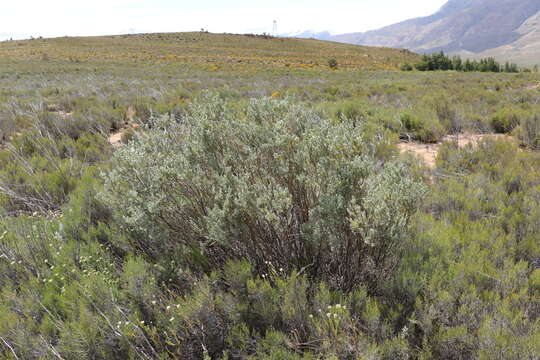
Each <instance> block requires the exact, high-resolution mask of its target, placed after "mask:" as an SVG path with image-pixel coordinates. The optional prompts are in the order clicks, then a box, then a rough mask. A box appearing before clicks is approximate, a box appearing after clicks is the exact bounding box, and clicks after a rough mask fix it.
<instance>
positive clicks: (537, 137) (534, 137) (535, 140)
mask: <svg viewBox="0 0 540 360" xmlns="http://www.w3.org/2000/svg"><path fill="white" fill-rule="evenodd" d="M518 137H519V140H520V142H521V143H522V144H523V145H525V146H527V147H528V148H530V149H533V150H539V149H540V116H539V115H534V116H530V117H527V118H526V119H525V120H524V121H523V123H522V124H521V126H520V128H519V132H518Z"/></svg>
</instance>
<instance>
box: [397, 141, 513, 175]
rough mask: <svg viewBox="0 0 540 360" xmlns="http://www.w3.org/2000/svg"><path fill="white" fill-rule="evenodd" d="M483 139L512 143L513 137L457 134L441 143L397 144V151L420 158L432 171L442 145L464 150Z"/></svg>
mask: <svg viewBox="0 0 540 360" xmlns="http://www.w3.org/2000/svg"><path fill="white" fill-rule="evenodd" d="M485 139H492V140H498V139H505V140H508V141H513V137H511V136H509V135H506V134H459V135H448V136H445V137H444V138H443V139H442V141H440V142H438V143H436V144H422V143H417V142H402V143H399V144H398V145H397V146H398V149H399V152H400V153H402V154H403V153H408V154H412V155H414V156H415V157H417V158H420V159H421V160H422V161H423V162H424V163H425V164H426V166H427V167H429V168H431V169H434V168H435V167H436V164H435V159H436V158H437V154H438V153H439V149H440V147H441V145H442V144H444V143H448V142H457V145H458V147H460V148H464V147H466V146H468V145H471V146H473V147H474V146H477V145H478V144H479V143H480V142H481V141H482V140H485Z"/></svg>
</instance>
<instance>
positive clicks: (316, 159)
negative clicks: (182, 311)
mask: <svg viewBox="0 0 540 360" xmlns="http://www.w3.org/2000/svg"><path fill="white" fill-rule="evenodd" d="M370 149H372V145H370V144H369V143H366V142H365V141H364V136H363V131H362V127H361V126H354V125H353V124H352V123H351V122H341V123H338V124H335V123H334V122H332V121H330V120H327V119H324V118H320V117H319V116H318V115H316V114H315V113H313V112H310V111H309V110H307V109H305V108H304V107H302V106H300V105H297V104H293V103H291V102H288V101H274V100H268V99H264V100H258V101H252V102H251V104H250V105H249V106H248V107H247V108H246V109H245V110H244V111H243V114H238V113H235V112H234V111H233V110H231V109H230V108H228V107H227V105H226V104H225V103H224V102H222V101H221V100H219V99H218V98H216V97H214V96H211V97H206V98H205V99H203V101H199V102H198V103H197V104H195V105H194V106H193V107H192V109H191V114H190V115H188V116H186V117H185V118H184V119H183V121H182V122H180V123H178V122H175V121H174V120H173V119H170V118H168V117H162V118H160V119H157V120H156V121H155V123H154V125H153V128H152V130H150V131H149V132H148V133H147V134H146V136H144V137H138V138H137V139H136V140H134V141H133V142H131V143H130V144H128V145H127V146H126V147H125V148H123V149H120V150H119V151H117V152H116V153H115V156H114V160H113V166H112V170H111V171H110V172H108V173H107V174H106V175H105V192H104V199H105V200H106V201H107V203H108V204H109V205H110V206H111V207H113V208H114V209H115V211H116V214H117V216H118V218H119V219H122V221H123V222H125V224H126V226H128V228H130V229H131V230H132V231H133V233H134V234H137V235H136V237H140V238H141V240H137V241H138V242H142V243H139V244H138V245H136V246H137V247H141V248H143V249H144V250H145V252H146V253H147V254H149V255H151V256H153V257H158V256H163V254H167V253H171V252H173V253H178V252H179V251H181V253H184V254H191V255H190V256H191V260H189V261H190V262H191V264H192V265H193V264H194V263H199V264H201V265H202V264H206V265H204V266H210V267H215V266H217V267H220V266H221V265H222V264H223V263H224V262H225V261H226V260H227V259H230V258H233V259H234V258H237V259H239V258H247V259H249V261H250V262H251V263H252V264H255V265H256V267H257V269H258V270H259V271H261V272H264V271H265V270H266V268H267V266H266V265H265V264H266V262H267V261H269V262H271V263H273V264H275V265H276V266H279V267H281V268H283V269H287V270H289V271H290V270H292V269H302V268H305V269H306V271H307V272H308V273H310V274H312V275H313V276H314V277H317V278H322V279H326V280H328V281H330V282H331V283H333V284H334V285H335V286H338V287H340V288H353V287H355V286H358V285H359V284H361V283H363V282H366V281H367V282H369V283H370V284H371V285H374V284H375V283H376V282H377V281H378V280H380V279H384V278H387V277H388V276H390V275H391V273H392V270H393V269H394V268H395V266H396V264H397V263H398V262H399V259H400V256H399V249H400V248H401V247H402V246H404V244H405V243H406V241H407V238H408V222H409V219H410V217H411V216H412V214H414V212H415V204H416V201H417V199H418V198H419V197H420V196H421V195H422V193H423V188H422V186H420V185H419V184H416V183H415V182H414V181H412V180H411V179H410V178H409V176H408V175H407V170H406V169H405V168H404V167H403V166H402V165H400V164H397V163H393V162H389V163H386V164H383V165H377V163H376V161H375V159H374V158H373V155H372V153H371V150H370ZM132 174H139V175H138V176H136V177H134V176H133V175H132ZM143 239H144V240H143ZM180 249H182V250H180ZM344 262H345V263H347V265H345V263H344Z"/></svg>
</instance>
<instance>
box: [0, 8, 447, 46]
mask: <svg viewBox="0 0 540 360" xmlns="http://www.w3.org/2000/svg"><path fill="white" fill-rule="evenodd" d="M445 2H446V0H408V1H404V0H325V1H323V0H272V1H261V0H219V1H218V0H189V1H188V0H91V1H88V0H86V1H82V0H48V1H47V0H17V1H14V0H1V5H0V39H6V38H10V37H13V38H28V37H30V36H33V37H39V36H43V37H55V36H66V35H67V36H81V35H106V34H124V33H140V32H177V31H178V32H179V31H198V30H200V29H201V28H204V29H205V30H208V31H210V32H229V33H263V32H267V33H272V27H273V21H274V20H276V21H277V27H278V33H280V34H284V33H294V32H299V31H305V30H314V31H330V32H331V33H333V34H341V33H347V32H360V31H366V30H371V29H376V28H379V27H381V26H384V25H390V24H393V23H395V22H398V21H402V20H406V19H408V18H412V17H417V16H425V15H430V14H432V13H434V12H435V11H437V10H438V9H439V8H440V7H441V6H442V5H443V4H444V3H445Z"/></svg>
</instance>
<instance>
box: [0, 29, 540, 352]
mask: <svg viewBox="0 0 540 360" xmlns="http://www.w3.org/2000/svg"><path fill="white" fill-rule="evenodd" d="M211 35H212V34H206V33H202V34H197V35H194V34H189V35H186V34H182V35H178V36H176V37H175V36H174V35H161V34H158V35H151V36H150V35H148V36H144V35H140V36H134V37H132V38H131V37H127V38H112V39H116V40H118V41H120V40H121V41H120V42H121V43H122V44H124V45H125V46H127V45H126V44H128V43H129V40H133V41H136V42H137V43H139V42H144V41H146V42H147V45H145V46H151V47H157V46H158V45H159V44H160V41H161V42H162V46H163V47H164V48H167V47H168V46H173V47H175V49H176V46H178V47H179V48H182V46H180V45H178V44H176V43H175V44H174V45H171V43H170V40H171V39H177V40H178V39H186V38H187V39H196V41H195V40H193V41H194V42H195V43H198V42H199V41H202V40H201V39H204V38H206V37H210V36H211ZM159 36H162V37H163V39H161V40H160V39H159ZM221 39H229V40H231V39H232V40H236V41H245V40H246V37H239V38H236V37H234V36H232V35H227V36H225V35H224V36H223V37H221ZM247 39H248V40H249V41H253V42H254V43H252V44H256V45H257V46H260V47H259V48H258V50H257V51H256V52H257V55H258V56H259V57H257V58H256V59H255V58H253V59H252V61H253V62H252V63H250V65H249V66H245V64H244V63H243V62H238V61H233V60H231V59H230V58H225V57H223V58H222V57H219V56H218V57H217V58H216V57H212V56H208V55H204V56H207V57H204V56H203V55H202V53H201V52H200V51H199V50H192V51H193V53H192V55H193V54H198V55H197V56H201V58H198V60H196V61H195V60H193V58H191V60H189V61H188V60H185V59H182V60H180V59H175V58H172V57H170V58H169V57H168V58H166V59H163V60H160V61H162V62H161V63H159V64H158V63H157V60H156V58H155V54H150V53H147V54H145V55H144V57H145V59H144V60H141V59H134V58H129V59H130V60H126V59H127V58H128V57H129V56H127V55H126V54H128V53H129V52H127V53H122V51H120V49H121V48H120V49H119V48H116V49H115V51H116V52H115V51H113V50H111V52H112V54H113V55H114V56H113V55H111V57H112V58H109V57H106V56H105V55H104V53H99V52H96V53H94V54H93V55H91V56H90V55H88V56H84V57H83V56H82V54H83V53H85V52H87V51H88V48H87V47H85V46H80V47H78V46H79V45H80V44H79V43H77V41H83V40H80V39H58V40H55V41H53V42H51V43H48V40H32V41H28V42H21V43H22V44H24V45H21V46H14V49H15V50H14V49H12V48H8V47H6V48H2V46H4V45H0V48H2V49H0V57H2V58H1V59H0V63H1V64H2V67H1V68H0V78H1V81H2V82H3V83H4V84H5V85H6V87H5V89H4V91H2V92H0V118H1V119H2V121H1V122H0V126H1V131H2V146H1V149H0V207H1V217H0V357H1V358H6V359H88V360H90V359H92V360H94V359H104V360H105V359H107V360H108V359H152V360H154V359H156V360H157V359H187V360H190V359H193V360H198V359H223V360H224V359H266V360H272V359H273V360H277V359H279V360H287V359H289V360H299V359H320V360H323V359H426V360H427V359H448V360H453V359H500V360H507V359H516V360H518V359H519V360H521V359H538V358H539V357H540V237H539V234H540V225H539V221H538V219H539V217H540V188H539V184H540V153H539V152H538V149H539V148H540V105H539V104H540V92H539V89H540V87H539V86H538V84H540V77H539V75H538V74H535V73H517V74H514V73H462V72H430V73H424V72H416V71H415V72H400V71H386V70H385V71H361V70H360V69H363V68H364V66H368V67H369V66H371V65H369V64H367V63H368V62H369V61H370V57H369V56H364V55H366V54H364V53H363V52H360V53H359V54H356V55H354V54H353V55H350V54H349V53H347V52H346V51H344V53H343V56H337V55H336V54H335V53H332V52H330V51H328V52H327V53H325V54H319V56H320V59H322V60H320V61H319V62H317V64H318V65H315V62H316V61H314V64H313V66H296V65H295V66H285V65H283V66H281V65H280V64H281V62H279V61H278V62H277V63H276V62H272V61H271V60H270V59H269V58H267V57H265V56H269V55H265V54H266V53H265V51H266V50H264V49H266V46H272V47H277V46H278V45H279V42H280V41H281V40H280V39H276V38H272V37H268V38H267V37H254V38H252V37H249V38H247ZM232 40H231V41H232ZM41 41H43V43H46V44H49V45H50V46H51V47H50V48H48V49H47V54H48V57H47V61H44V60H43V59H42V58H41V56H39V57H36V58H32V57H30V58H29V59H28V60H27V61H28V63H26V62H24V63H23V62H20V61H17V62H14V61H12V60H10V59H11V56H15V55H14V53H13V52H15V53H17V54H18V53H19V51H20V52H23V53H25V52H28V53H30V52H32V51H34V50H32V47H33V46H37V47H40V46H41V45H43V43H42V42H41ZM64 41H65V42H68V43H70V42H73V43H75V44H79V45H77V46H74V47H67V48H66V47H64V46H65V44H64V45H62V42H64ZM84 41H85V42H86V41H88V42H90V43H92V42H93V41H97V39H90V40H89V39H85V40H84ZM104 41H105V42H107V41H111V38H106V39H105V40H104ZM179 41H180V40H179ZM182 41H183V40H182ZM310 41H311V40H310ZM268 44H270V45H268ZM291 44H292V43H291ZM300 44H303V45H302V46H304V45H305V43H304V42H301V43H300ZM8 45H9V46H12V45H13V44H8ZM38 45H39V46H38ZM332 46H339V45H335V44H334V45H332ZM23 48H24V49H23ZM184 48H185V49H190V47H189V46H184ZM62 49H63V50H62ZM81 49H84V52H83V51H82V50H81ZM238 49H242V47H241V46H239V47H238ZM302 49H303V48H302ZM347 49H348V48H347ZM68 50H69V51H68ZM188 51H190V50H186V53H184V55H185V56H187V55H188V54H187V52H188ZM237 51H240V50H237ZM242 51H244V50H242ZM245 51H248V50H245ZM381 51H382V50H381ZM384 52H386V53H393V52H392V51H391V50H388V49H385V50H384ZM270 53H271V52H270ZM300 53H303V54H304V56H305V58H302V60H301V61H300V60H299V61H300V62H299V63H302V64H308V62H307V61H306V59H308V58H309V55H306V54H309V52H304V50H302V51H301V52H300ZM395 53H397V54H400V52H399V51H397V52H395ZM2 54H3V55H2ZM36 54H37V53H36ZM39 54H41V52H40V53H39ZM67 54H69V55H70V56H73V57H77V56H80V57H77V59H78V60H77V61H74V60H71V59H70V58H69V57H66V56H64V55H67ZM87 54H88V53H87ZM119 54H123V55H122V56H120V55H119ZM323 55H324V56H323ZM367 55H369V54H367ZM379 55H380V54H377V55H376V56H375V55H374V59H373V62H374V64H372V65H373V68H379V65H380V64H386V65H385V67H386V66H387V67H388V68H390V67H391V66H390V65H392V67H393V68H396V66H395V65H397V64H398V62H396V61H395V59H388V60H384V57H381V56H379ZM36 56H37V55H36ZM333 56H336V61H339V71H333V70H332V69H331V68H330V67H329V66H328V65H329V64H327V63H326V62H327V59H328V58H332V57H333ZM370 56H371V55H370ZM403 56H406V57H411V59H404V61H407V62H410V63H412V60H415V59H418V57H416V55H414V54H412V55H411V54H404V55H403ZM139 60H140V61H139ZM154 60H156V61H154ZM207 60H208V61H207ZM235 60H238V59H236V58H235ZM244 60H246V58H245V57H243V58H242V61H244ZM246 61H247V60H246ZM264 64H268V66H266V67H265V65H264ZM59 67H61V68H62V69H63V70H62V71H61V72H59V70H58V68H59ZM463 138H465V139H479V140H477V141H475V142H473V141H470V142H467V143H465V144H464V142H463V141H462V140H463ZM396 145H399V146H400V148H402V147H403V146H411V147H416V148H418V149H420V150H421V151H428V150H429V149H436V152H435V153H434V154H433V158H432V163H429V164H427V165H429V166H425V164H424V162H423V161H422V159H417V158H415V157H413V156H409V155H407V154H400V153H399V151H398V147H397V146H396ZM426 149H427V150H426ZM421 151H419V153H421Z"/></svg>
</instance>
